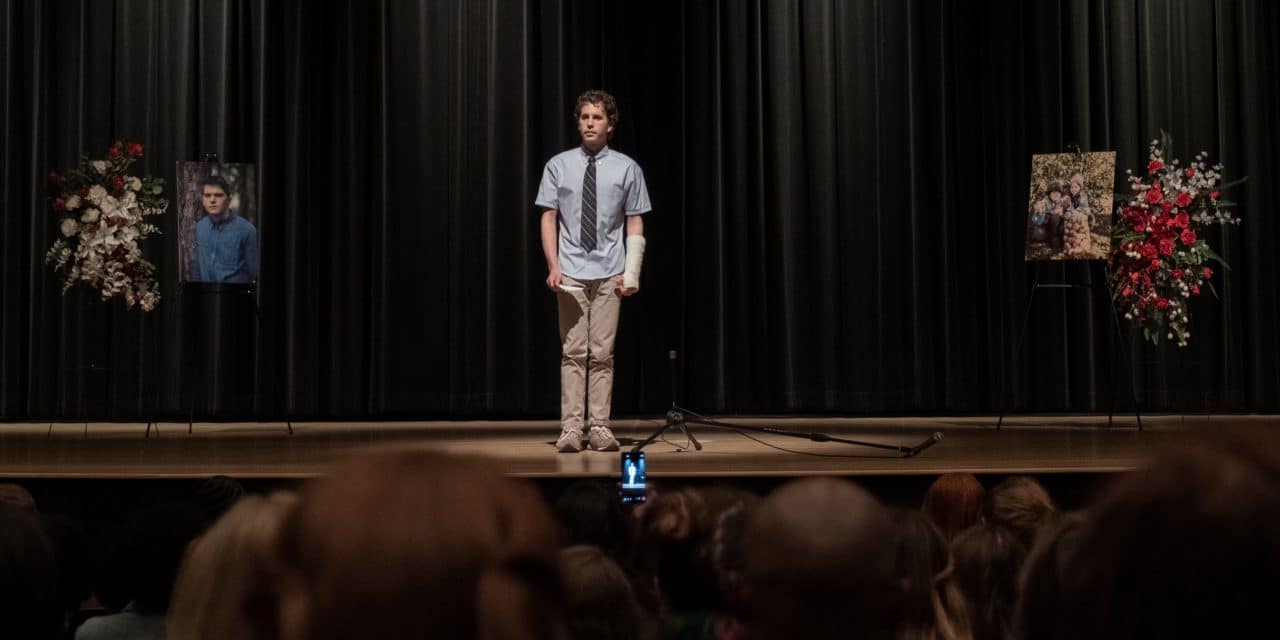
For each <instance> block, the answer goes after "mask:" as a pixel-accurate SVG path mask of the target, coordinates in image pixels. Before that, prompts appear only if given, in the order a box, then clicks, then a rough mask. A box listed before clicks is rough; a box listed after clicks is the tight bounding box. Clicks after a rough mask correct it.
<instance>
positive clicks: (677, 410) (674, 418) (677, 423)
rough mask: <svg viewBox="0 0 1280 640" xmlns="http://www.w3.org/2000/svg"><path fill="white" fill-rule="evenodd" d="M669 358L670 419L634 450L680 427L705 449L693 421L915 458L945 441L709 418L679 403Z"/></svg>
mask: <svg viewBox="0 0 1280 640" xmlns="http://www.w3.org/2000/svg"><path fill="white" fill-rule="evenodd" d="M667 357H668V359H669V360H670V362H671V408H670V409H669V410H668V411H667V415H666V422H665V423H663V425H662V426H661V427H658V430H657V431H654V432H653V433H651V434H649V437H647V438H645V439H644V440H641V441H640V442H638V443H636V445H635V446H634V447H632V448H631V450H632V451H633V452H638V451H640V450H641V449H644V448H645V446H647V445H648V444H649V443H651V442H653V441H654V440H657V439H658V438H660V437H662V436H663V435H664V434H666V432H668V431H670V430H671V429H679V430H680V431H681V432H682V433H683V434H684V435H685V437H686V438H688V439H689V442H690V443H691V444H693V447H694V450H695V451H702V443H701V442H698V439H697V438H695V437H694V435H693V433H692V432H691V431H689V425H691V424H697V425H703V426H707V427H714V428H719V429H731V430H734V431H754V432H757V433H771V434H775V435H780V436H787V437H790V438H803V439H805V440H811V441H813V442H838V443H840V444H851V445H856V446H860V447H871V448H873V449H886V450H889V451H895V452H897V453H899V454H901V455H902V457H903V458H910V457H913V456H915V455H916V454H918V453H920V452H921V451H924V450H925V449H928V448H929V447H932V446H933V445H935V444H938V442H939V441H941V440H942V433H941V432H935V433H934V434H933V435H931V436H929V438H928V439H926V440H925V441H924V442H921V443H920V444H918V445H916V446H914V447H903V446H899V445H891V444H882V443H878V442H866V441H862V440H850V439H848V438H837V437H835V436H831V435H827V434H825V433H810V432H802V431H787V430H784V429H778V428H776V427H758V426H754V425H743V424H734V423H730V422H723V421H719V420H711V419H709V418H706V417H704V416H701V415H699V414H697V413H694V412H692V411H689V410H688V409H685V408H683V407H681V406H679V405H677V404H676V352H675V350H672V351H669V352H668V353H667ZM689 416H693V418H692V419H691V418H690V417H689Z"/></svg>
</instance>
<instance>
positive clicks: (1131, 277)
mask: <svg viewBox="0 0 1280 640" xmlns="http://www.w3.org/2000/svg"><path fill="white" fill-rule="evenodd" d="M1138 278H1139V274H1138V272H1137V271H1132V272H1130V273H1129V280H1130V281H1132V282H1137V281H1138Z"/></svg>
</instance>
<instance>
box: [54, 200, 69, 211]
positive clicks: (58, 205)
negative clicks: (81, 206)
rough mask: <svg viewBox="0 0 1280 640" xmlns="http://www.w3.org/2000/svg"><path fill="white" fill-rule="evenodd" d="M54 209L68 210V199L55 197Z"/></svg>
mask: <svg viewBox="0 0 1280 640" xmlns="http://www.w3.org/2000/svg"><path fill="white" fill-rule="evenodd" d="M53 210H54V211H66V210H67V201H66V200H63V199H62V198H54V199H53Z"/></svg>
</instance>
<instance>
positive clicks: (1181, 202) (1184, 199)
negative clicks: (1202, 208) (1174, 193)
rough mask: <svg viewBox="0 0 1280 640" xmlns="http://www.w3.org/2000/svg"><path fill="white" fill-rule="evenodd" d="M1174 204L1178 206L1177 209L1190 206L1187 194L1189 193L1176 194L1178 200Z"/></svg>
mask: <svg viewBox="0 0 1280 640" xmlns="http://www.w3.org/2000/svg"><path fill="white" fill-rule="evenodd" d="M1175 202H1176V203H1177V205H1178V206H1179V207H1185V206H1187V205H1189V204H1191V194H1189V193H1187V192H1185V191H1184V192H1182V193H1179V194H1178V199H1177V200H1176V201H1175Z"/></svg>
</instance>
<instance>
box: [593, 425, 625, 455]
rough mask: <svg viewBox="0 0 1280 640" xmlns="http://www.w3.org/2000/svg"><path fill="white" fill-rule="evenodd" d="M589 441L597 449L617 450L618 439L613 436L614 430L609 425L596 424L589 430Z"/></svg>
mask: <svg viewBox="0 0 1280 640" xmlns="http://www.w3.org/2000/svg"><path fill="white" fill-rule="evenodd" d="M587 442H588V443H590V445H591V448H592V449H595V450H596V451H617V450H618V440H617V438H614V437H613V432H612V431H610V430H609V427H606V426H604V425H596V426H594V427H591V429H590V430H589V431H587Z"/></svg>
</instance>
